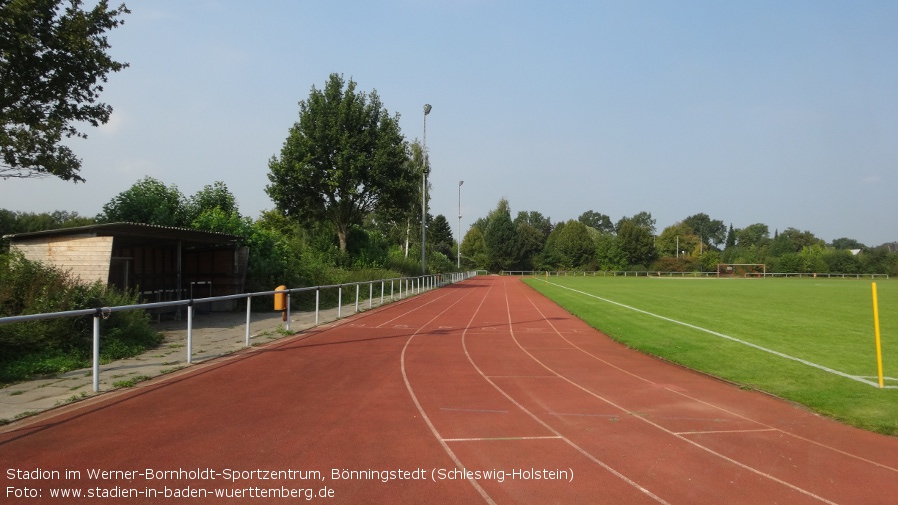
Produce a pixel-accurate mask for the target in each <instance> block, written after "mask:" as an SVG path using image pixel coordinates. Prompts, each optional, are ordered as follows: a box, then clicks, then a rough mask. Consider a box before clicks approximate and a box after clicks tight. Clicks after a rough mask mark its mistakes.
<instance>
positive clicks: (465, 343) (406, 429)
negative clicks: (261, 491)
mask: <svg viewBox="0 0 898 505" xmlns="http://www.w3.org/2000/svg"><path fill="white" fill-rule="evenodd" d="M2 430H3V433H0V469H2V470H3V471H4V474H3V479H4V486H3V490H4V496H5V489H6V487H7V486H20V487H22V486H24V485H30V486H31V487H40V488H42V490H43V495H42V496H43V498H42V499H40V500H29V502H31V503H63V501H59V500H51V499H49V498H47V496H46V495H47V494H48V489H49V488H50V487H53V486H71V487H81V488H83V489H87V488H88V487H93V486H103V487H106V488H110V487H112V486H115V485H117V486H120V487H134V488H137V489H140V490H143V489H145V488H146V487H151V486H152V487H156V488H160V489H161V488H162V487H163V486H165V485H167V486H169V487H172V488H184V487H186V486H188V485H190V486H193V487H197V488H199V487H203V488H212V487H215V486H218V487H231V488H247V487H250V486H260V487H261V486H264V487H279V486H281V485H286V486H290V487H314V488H316V489H318V488H320V487H322V486H323V485H327V486H328V487H330V488H331V489H333V491H334V497H335V498H334V499H333V500H330V502H331V503H387V502H389V503H722V502H727V503H893V502H894V497H895V496H898V478H896V477H898V469H896V468H898V440H896V439H893V438H890V437H885V436H881V435H876V434H873V433H868V432H864V431H861V430H857V429H854V428H850V427H846V426H843V425H840V424H838V423H835V422H832V421H829V420H827V419H823V418H820V417H818V416H816V415H813V414H810V413H808V412H806V411H804V410H802V409H800V408H796V407H794V406H792V405H790V404H788V403H786V402H782V401H779V400H776V399H774V398H770V397H768V396H766V395H762V394H758V393H755V392H750V391H743V390H740V389H738V388H736V387H733V386H732V385H729V384H726V383H723V382H720V381H717V380H714V379H710V378H708V377H705V376H703V375H701V374H697V373H693V372H690V371H688V370H684V369H682V368H679V367H676V366H673V365H669V364H667V363H663V362H660V361H658V360H655V359H653V358H650V357H647V356H644V355H642V354H639V353H635V352H633V351H630V350H627V349H626V348H624V347H623V346H620V345H618V344H615V343H613V342H611V341H610V340H609V339H607V337H605V336H603V335H602V334H601V333H598V332H596V331H594V330H592V329H590V328H588V327H587V326H586V325H585V324H584V323H582V322H581V321H580V320H578V319H576V318H574V317H572V316H571V315H570V314H568V313H566V312H565V311H563V310H562V309H560V308H559V307H558V306H557V305H555V304H553V303H552V302H550V301H548V300H546V299H545V298H543V297H541V296H540V295H538V294H537V293H536V292H535V291H533V290H531V289H530V288H528V287H527V286H525V285H524V284H523V283H521V282H520V281H519V280H517V279H510V278H498V277H478V278H475V279H473V280H470V281H466V282H464V283H461V284H457V285H454V286H451V287H448V288H445V289H441V290H437V291H434V292H430V293H427V294H425V295H423V296H420V297H417V298H414V299H410V300H406V301H404V302H400V303H397V304H393V305H390V306H388V307H385V308H383V309H377V310H374V311H370V312H367V313H364V314H362V315H360V316H356V317H353V318H351V319H347V320H344V321H342V322H341V323H340V324H337V325H333V326H329V327H323V328H320V329H318V330H316V331H312V332H307V333H304V334H301V335H299V336H297V337H295V338H292V339H289V340H287V341H281V342H279V343H277V344H275V345H272V346H268V347H265V348H256V349H252V350H250V351H248V352H245V353H242V354H240V355H238V356H235V357H231V358H230V359H226V360H221V361H217V362H213V363H209V364H205V365H199V366H197V367H194V368H191V369H189V370H188V371H186V372H183V373H181V374H178V375H175V376H169V377H165V378H162V379H160V380H157V381H151V382H149V383H147V384H145V385H142V387H139V388H136V389H134V390H130V391H125V392H119V393H112V394H107V395H103V396H101V397H99V398H98V399H96V400H92V401H90V402H85V403H82V404H77V405H73V406H70V407H66V408H64V409H58V410H56V411H53V412H50V413H48V414H46V415H44V416H40V417H38V418H36V419H35V420H32V421H27V422H24V423H16V424H13V425H10V426H7V427H4V428H2ZM456 467H463V468H465V469H466V470H467V471H468V472H472V473H471V474H469V475H471V476H472V477H474V478H470V479H465V478H454V479H451V480H450V479H447V480H437V481H436V482H434V481H431V480H424V481H417V480H404V481H398V480H392V481H389V482H387V483H382V482H380V481H377V480H368V481H358V480H355V481H333V480H331V479H330V472H331V469H332V468H336V469H344V468H345V469H353V470H359V469H375V470H391V469H403V470H415V469H417V468H424V469H426V471H427V472H430V471H432V470H435V469H442V470H443V471H444V473H447V474H448V472H449V471H450V470H452V469H455V468H456ZM10 468H11V469H22V470H33V469H35V468H40V469H43V470H60V471H63V470H65V469H79V470H81V471H82V472H84V471H86V469H87V468H101V469H107V470H130V469H134V470H144V469H146V468H153V469H157V470H176V469H178V468H184V469H197V468H212V469H215V470H217V471H221V470H222V469H225V468H234V469H255V468H263V469H280V470H284V469H299V470H318V471H320V472H322V474H323V478H324V480H325V482H305V483H302V482H296V481H294V482H286V481H270V482H263V481H259V480H254V481H243V482H236V483H228V482H223V481H221V480H220V479H219V480H217V481H205V482H203V481H173V480H160V481H153V482H149V483H148V482H146V481H145V480H143V479H142V478H138V479H135V480H134V481H131V482H129V481H114V482H113V481H106V482H87V480H86V478H82V480H81V481H74V482H73V481H68V482H60V481H30V482H26V481H21V480H17V481H12V480H10V479H9V476H8V475H7V472H6V470H7V469H10ZM516 469H518V470H520V471H522V473H520V474H515V470H516ZM489 471H500V472H501V471H504V472H505V475H504V479H502V480H501V481H500V479H499V478H498V477H499V476H500V475H501V473H499V474H496V473H495V472H494V473H493V476H492V477H488V476H487V473H486V472H489ZM473 472H479V473H473ZM551 472H555V473H554V474H552V473H551ZM459 474H460V472H455V473H454V474H453V476H454V477H457V476H458V475H459ZM537 474H539V475H541V476H563V475H565V474H573V479H572V480H571V481H568V480H559V479H556V480H550V479H540V480H534V479H532V478H531V479H528V480H521V479H513V478H512V476H514V475H527V476H530V477H533V476H535V475H537ZM95 501H96V500H82V501H80V502H79V501H77V500H71V499H70V500H66V501H65V503H94V502H95ZM160 501H162V500H160V499H156V500H153V499H145V498H143V497H137V498H132V499H127V500H121V499H120V500H116V501H115V502H116V503H159V502H160ZM253 501H258V502H260V503H264V502H266V501H267V502H282V501H283V500H262V501H259V500H253ZM317 501H322V500H317ZM173 502H179V503H180V502H181V501H177V500H176V501H173ZM227 502H231V503H234V502H244V501H239V500H238V501H234V500H223V499H215V498H208V499H205V500H202V499H193V500H190V501H189V503H227ZM11 503H12V502H11ZM183 503H188V502H187V501H183Z"/></svg>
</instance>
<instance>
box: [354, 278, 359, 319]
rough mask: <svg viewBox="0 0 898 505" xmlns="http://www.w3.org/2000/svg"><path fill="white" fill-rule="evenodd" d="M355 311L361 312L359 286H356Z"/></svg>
mask: <svg viewBox="0 0 898 505" xmlns="http://www.w3.org/2000/svg"><path fill="white" fill-rule="evenodd" d="M355 311H356V313H358V312H359V285H358V284H356V285H355Z"/></svg>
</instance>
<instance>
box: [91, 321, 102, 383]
mask: <svg viewBox="0 0 898 505" xmlns="http://www.w3.org/2000/svg"><path fill="white" fill-rule="evenodd" d="M102 310H103V309H97V313H96V314H94V350H93V351H94V352H93V354H94V356H93V380H94V384H93V386H94V393H99V392H100V313H101V311H102Z"/></svg>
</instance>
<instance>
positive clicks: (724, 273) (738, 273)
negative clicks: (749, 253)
mask: <svg viewBox="0 0 898 505" xmlns="http://www.w3.org/2000/svg"><path fill="white" fill-rule="evenodd" d="M766 274H767V265H765V264H763V263H718V264H717V277H764V276H765V275H766Z"/></svg>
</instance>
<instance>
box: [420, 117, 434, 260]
mask: <svg viewBox="0 0 898 505" xmlns="http://www.w3.org/2000/svg"><path fill="white" fill-rule="evenodd" d="M430 109H432V107H431V106H430V104H429V103H425V104H424V146H423V147H422V152H421V158H422V161H423V162H424V168H423V169H422V170H421V275H427V253H426V248H425V247H424V246H425V241H426V240H427V174H428V173H429V172H430V166H429V160H428V157H427V115H428V114H430Z"/></svg>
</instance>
